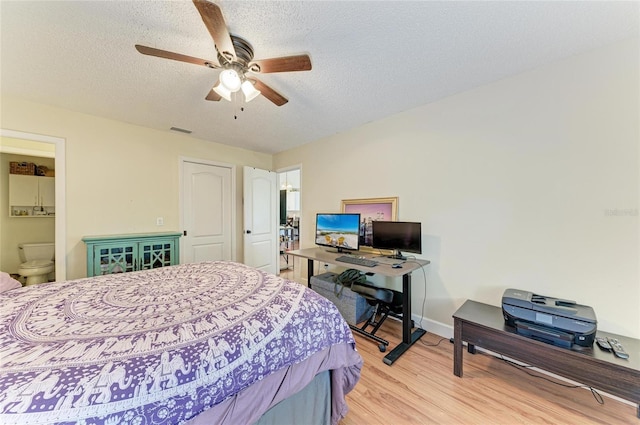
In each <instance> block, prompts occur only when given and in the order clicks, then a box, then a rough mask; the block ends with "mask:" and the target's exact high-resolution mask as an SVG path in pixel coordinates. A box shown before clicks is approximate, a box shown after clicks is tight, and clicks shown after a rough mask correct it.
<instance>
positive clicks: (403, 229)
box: [371, 221, 422, 260]
mask: <svg viewBox="0 0 640 425" xmlns="http://www.w3.org/2000/svg"><path fill="white" fill-rule="evenodd" d="M372 233H373V234H372V244H371V246H372V247H373V248H376V249H390V250H393V254H392V255H390V256H389V257H391V258H397V259H400V260H406V257H405V256H403V255H402V252H413V253H415V254H422V224H421V223H414V222H408V221H373V222H372Z"/></svg>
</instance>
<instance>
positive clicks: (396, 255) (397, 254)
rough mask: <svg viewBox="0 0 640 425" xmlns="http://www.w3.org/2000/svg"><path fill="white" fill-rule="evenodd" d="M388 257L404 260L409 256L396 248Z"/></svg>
mask: <svg viewBox="0 0 640 425" xmlns="http://www.w3.org/2000/svg"><path fill="white" fill-rule="evenodd" d="M387 258H393V259H394V260H403V261H404V260H406V259H407V257H405V256H404V255H402V253H401V252H400V250H399V249H394V250H393V254H391V255H387Z"/></svg>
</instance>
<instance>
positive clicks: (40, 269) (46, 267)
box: [18, 242, 56, 286]
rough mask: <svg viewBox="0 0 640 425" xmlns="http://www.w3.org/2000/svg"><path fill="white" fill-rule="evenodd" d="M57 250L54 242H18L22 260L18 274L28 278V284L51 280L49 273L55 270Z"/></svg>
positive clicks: (26, 283)
mask: <svg viewBox="0 0 640 425" xmlns="http://www.w3.org/2000/svg"><path fill="white" fill-rule="evenodd" d="M55 251H56V249H55V243H53V242H43V243H21V244H18V252H19V254H20V260H21V261H22V264H20V268H18V274H19V275H20V276H22V277H24V278H26V282H25V285H26V286H29V285H36V284H38V283H44V282H48V281H49V278H48V276H49V273H51V272H53V270H54V262H53V260H54V255H55Z"/></svg>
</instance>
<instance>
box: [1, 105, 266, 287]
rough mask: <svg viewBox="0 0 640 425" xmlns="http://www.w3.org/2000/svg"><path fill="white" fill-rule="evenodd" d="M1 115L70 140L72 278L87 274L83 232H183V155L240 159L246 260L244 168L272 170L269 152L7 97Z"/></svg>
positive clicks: (17, 126)
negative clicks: (159, 223)
mask: <svg viewBox="0 0 640 425" xmlns="http://www.w3.org/2000/svg"><path fill="white" fill-rule="evenodd" d="M0 118H1V119H0V122H1V126H2V128H4V129H10V130H16V131H22V132H26V133H35V134H43V135H48V136H55V137H60V138H64V139H65V147H66V199H67V203H66V210H67V218H66V228H67V235H66V245H67V246H66V249H67V256H66V267H67V278H68V279H74V278H79V277H84V276H86V256H85V255H86V249H85V245H84V243H83V242H82V240H81V239H82V237H83V236H86V235H96V234H114V233H133V232H135V233H137V232H155V231H170V230H178V231H180V230H182V229H180V227H179V225H180V223H179V220H180V217H179V214H180V209H179V187H178V186H179V157H180V156H185V157H191V158H200V159H206V160H211V161H218V162H223V163H229V164H235V165H237V168H236V206H235V208H236V223H237V229H236V230H237V232H236V233H237V234H236V246H235V247H236V250H235V251H236V252H235V256H236V258H237V259H240V260H241V259H242V243H241V242H242V237H241V236H242V235H241V230H242V225H241V224H242V166H244V165H249V166H253V167H258V168H263V169H272V157H271V155H266V154H260V153H256V152H252V151H248V150H244V149H237V148H233V147H229V146H225V145H221V144H217V143H213V142H207V141H204V140H198V139H196V138H193V137H188V136H184V135H181V134H176V133H172V132H169V131H157V130H151V129H148V128H144V127H139V126H135V125H130V124H127V123H123V122H118V121H113V120H108V119H104V118H99V117H95V116H91V115H85V114H80V113H76V112H71V111H68V110H64V109H60V108H55V107H50V106H46V105H42V104H36V103H32V102H28V101H25V100H21V99H15V98H10V97H6V96H3V98H2V109H1V115H0ZM167 126H169V124H168V125H167ZM156 217H163V218H164V226H162V227H158V226H156ZM3 232H4V227H3ZM3 237H4V236H3Z"/></svg>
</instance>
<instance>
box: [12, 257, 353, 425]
mask: <svg viewBox="0 0 640 425" xmlns="http://www.w3.org/2000/svg"><path fill="white" fill-rule="evenodd" d="M0 306H1V307H2V312H1V315H0V423H2V424H11V423H15V424H44V423H46V424H49V423H73V424H76V423H77V424H87V425H88V424H113V425H115V424H131V425H134V424H135V425H146V424H167V423H170V424H177V423H181V422H183V421H186V420H188V419H189V418H191V417H193V416H195V415H197V414H198V413H200V412H202V411H203V410H205V409H207V408H208V407H210V406H214V405H216V404H218V403H220V402H221V401H223V400H225V399H227V398H228V397H230V396H232V395H233V394H235V393H237V392H239V391H241V390H243V389H244V388H247V387H248V386H250V385H251V384H252V383H254V382H256V381H259V380H262V379H263V378H264V377H266V376H268V375H269V374H271V373H272V372H274V371H277V370H279V369H281V368H283V367H286V366H288V365H291V364H295V363H300V362H302V361H303V360H304V359H306V358H308V357H309V356H311V355H312V354H314V353H316V352H319V351H320V350H323V349H325V348H326V347H329V346H332V345H334V344H344V343H354V341H353V335H352V334H351V331H350V329H349V327H348V325H347V324H346V322H345V321H344V319H343V318H342V317H341V316H340V313H339V312H338V310H337V309H336V308H335V306H333V304H331V303H330V302H329V301H327V300H325V299H324V298H322V297H320V296H319V295H317V294H316V293H315V292H313V291H310V290H308V289H307V288H305V287H303V286H302V285H300V284H297V283H295V282H291V281H287V280H284V279H281V278H279V277H277V276H274V275H271V274H268V273H264V272H261V271H259V270H256V269H253V268H251V267H247V266H245V265H242V264H238V263H233V262H222V261H220V262H205V263H197V264H184V265H179V266H173V267H165V268H160V269H154V270H148V271H142V272H133V273H124V274H117V275H107V276H99V277H94V278H87V279H79V280H74V281H66V282H55V283H49V284H43V285H38V287H35V288H34V287H27V288H19V289H14V290H12V291H8V292H5V293H2V294H0Z"/></svg>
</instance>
